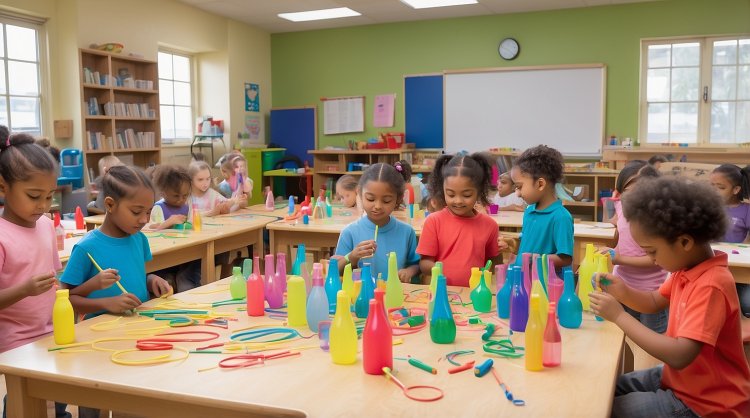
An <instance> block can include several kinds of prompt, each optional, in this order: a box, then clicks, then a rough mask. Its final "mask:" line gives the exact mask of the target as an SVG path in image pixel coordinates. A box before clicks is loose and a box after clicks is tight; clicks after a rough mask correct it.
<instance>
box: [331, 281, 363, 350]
mask: <svg viewBox="0 0 750 418" xmlns="http://www.w3.org/2000/svg"><path fill="white" fill-rule="evenodd" d="M329 345H330V350H331V360H333V363H334V364H354V363H356V362H357V329H356V328H355V327H354V319H353V318H352V313H351V310H350V309H349V296H347V294H346V292H344V291H343V290H339V291H338V293H337V294H336V315H334V317H333V323H332V324H331V330H330V336H329Z"/></svg>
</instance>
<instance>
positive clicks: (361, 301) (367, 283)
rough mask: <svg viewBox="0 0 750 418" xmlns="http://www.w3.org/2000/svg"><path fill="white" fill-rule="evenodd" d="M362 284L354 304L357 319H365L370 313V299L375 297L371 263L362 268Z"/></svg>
mask: <svg viewBox="0 0 750 418" xmlns="http://www.w3.org/2000/svg"><path fill="white" fill-rule="evenodd" d="M360 283H361V285H360V286H361V287H360V289H359V295H358V296H357V301H356V302H355V303H354V312H355V314H356V315H357V318H361V319H364V318H367V314H368V313H369V312H370V299H372V298H373V297H374V296H375V283H374V282H373V281H372V273H371V270H370V263H365V264H364V265H363V266H362V270H361V273H360Z"/></svg>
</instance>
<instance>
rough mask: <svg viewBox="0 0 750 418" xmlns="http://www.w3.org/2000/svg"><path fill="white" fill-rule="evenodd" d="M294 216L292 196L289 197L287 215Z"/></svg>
mask: <svg viewBox="0 0 750 418" xmlns="http://www.w3.org/2000/svg"><path fill="white" fill-rule="evenodd" d="M293 214H294V196H289V209H288V210H287V215H289V216H292V215H293Z"/></svg>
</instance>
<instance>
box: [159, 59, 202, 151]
mask: <svg viewBox="0 0 750 418" xmlns="http://www.w3.org/2000/svg"><path fill="white" fill-rule="evenodd" d="M159 53H164V54H170V55H177V56H180V57H184V58H187V59H188V61H189V67H190V81H189V83H190V118H191V120H195V118H196V115H197V111H196V103H197V102H198V101H197V98H198V97H197V91H198V88H197V87H198V86H197V85H196V80H197V77H196V61H195V55H194V54H191V53H189V52H185V51H180V50H177V49H172V48H167V47H163V46H159V50H158V51H157V62H158V54H159ZM172 77H173V78H171V79H170V78H161V77H159V74H158V71H157V74H156V82H157V83H159V81H160V80H169V81H171V82H172V83H174V81H175V80H174V74H173V75H172ZM179 82H183V81H179ZM172 97H174V90H173V91H172ZM161 106H162V102H161V89H159V115H160V117H161V120H160V123H159V129H160V130H161V124H163V123H164V117H163V115H162V112H161ZM163 106H171V107H173V108H174V107H177V105H174V104H171V105H169V104H165V105H163ZM179 107H184V106H182V105H180V106H179ZM173 114H174V112H173ZM190 129H191V134H190V136H189V137H186V138H166V141H165V137H164V135H161V142H162V146H163V147H164V146H166V147H181V146H188V145H190V143H191V142H192V141H193V137H194V136H195V124H194V123H191V124H190ZM160 134H161V133H160Z"/></svg>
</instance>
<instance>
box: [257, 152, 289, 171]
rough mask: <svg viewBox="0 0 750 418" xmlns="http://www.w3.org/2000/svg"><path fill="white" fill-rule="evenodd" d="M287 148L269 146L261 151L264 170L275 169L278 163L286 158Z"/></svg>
mask: <svg viewBox="0 0 750 418" xmlns="http://www.w3.org/2000/svg"><path fill="white" fill-rule="evenodd" d="M284 152H286V149H285V148H269V149H265V150H263V151H261V165H262V167H263V171H269V170H273V169H274V167H275V166H276V163H277V162H279V160H281V159H282V158H284Z"/></svg>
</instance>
